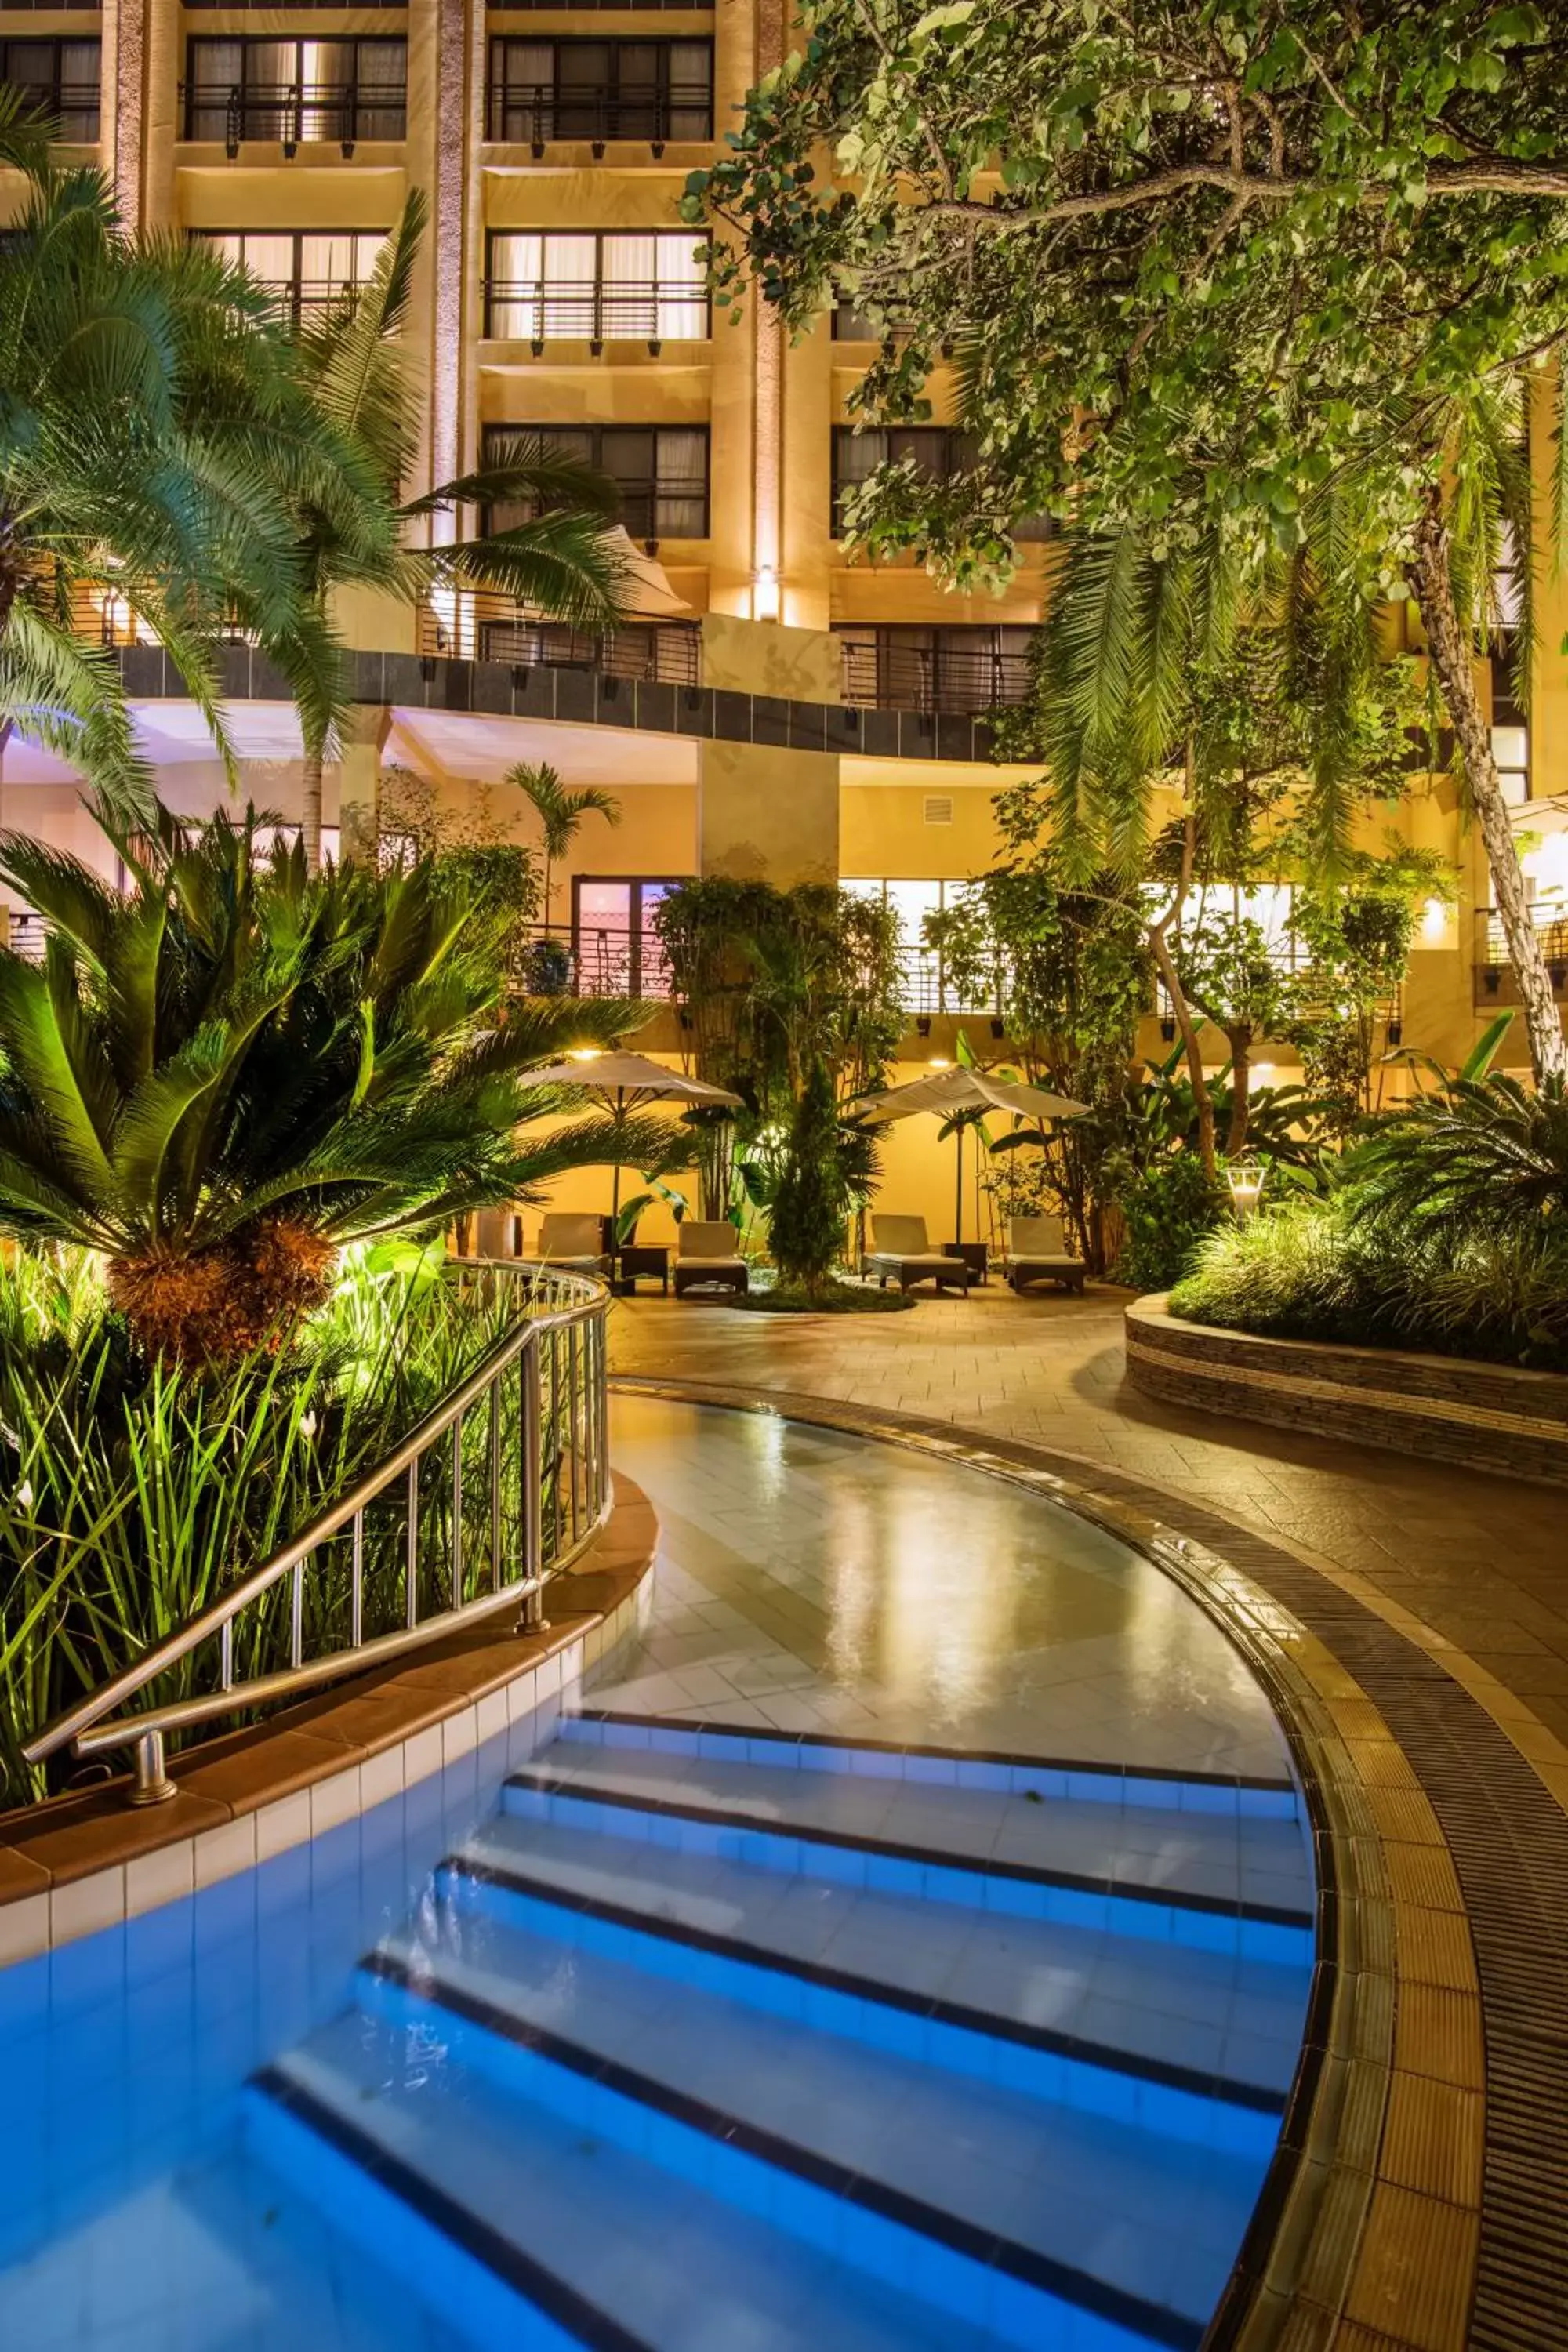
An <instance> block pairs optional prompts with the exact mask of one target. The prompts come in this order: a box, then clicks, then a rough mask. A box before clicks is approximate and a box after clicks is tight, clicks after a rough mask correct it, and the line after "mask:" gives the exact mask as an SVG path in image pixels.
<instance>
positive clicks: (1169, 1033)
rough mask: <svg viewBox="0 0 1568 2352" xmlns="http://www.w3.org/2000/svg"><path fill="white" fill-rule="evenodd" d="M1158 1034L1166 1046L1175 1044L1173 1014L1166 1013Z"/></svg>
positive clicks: (1174, 1020)
mask: <svg viewBox="0 0 1568 2352" xmlns="http://www.w3.org/2000/svg"><path fill="white" fill-rule="evenodd" d="M1160 1034H1161V1036H1162V1037H1163V1040H1164V1042H1165V1044H1166V1045H1174V1044H1175V1042H1176V1016H1175V1014H1174V1013H1166V1015H1165V1017H1164V1019H1163V1021H1162V1022H1161V1024H1160Z"/></svg>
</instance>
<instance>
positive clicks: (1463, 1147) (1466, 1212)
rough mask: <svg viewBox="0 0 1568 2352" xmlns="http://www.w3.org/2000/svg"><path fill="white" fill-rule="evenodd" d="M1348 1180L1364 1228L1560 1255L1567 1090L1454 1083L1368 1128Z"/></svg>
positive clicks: (1492, 1080)
mask: <svg viewBox="0 0 1568 2352" xmlns="http://www.w3.org/2000/svg"><path fill="white" fill-rule="evenodd" d="M1350 1175H1351V1179H1352V1190H1351V1193H1350V1207H1351V1213H1352V1215H1353V1217H1354V1218H1355V1219H1356V1221H1357V1222H1358V1223H1363V1224H1389V1225H1392V1226H1393V1227H1394V1228H1395V1229H1403V1230H1405V1231H1407V1232H1414V1233H1415V1234H1422V1235H1426V1234H1432V1235H1440V1236H1442V1237H1443V1238H1444V1239H1447V1240H1454V1241H1459V1240H1464V1239H1468V1238H1470V1237H1479V1236H1481V1235H1485V1236H1488V1237H1489V1238H1492V1239H1497V1240H1505V1239H1507V1240H1514V1241H1518V1242H1520V1243H1521V1244H1527V1245H1528V1244H1533V1243H1534V1242H1535V1241H1537V1240H1538V1239H1543V1238H1551V1239H1552V1240H1553V1241H1557V1242H1560V1243H1561V1244H1563V1246H1564V1247H1568V1085H1565V1084H1564V1082H1563V1079H1561V1078H1556V1077H1552V1078H1546V1079H1544V1080H1543V1081H1542V1084H1541V1086H1540V1087H1539V1088H1531V1087H1525V1086H1522V1085H1521V1083H1520V1081H1519V1080H1518V1079H1517V1078H1510V1077H1506V1076H1483V1077H1479V1078H1468V1077H1459V1078H1456V1079H1454V1080H1452V1081H1451V1082H1450V1083H1449V1084H1448V1085H1447V1086H1446V1087H1444V1088H1443V1090H1442V1091H1441V1092H1440V1093H1436V1094H1431V1095H1426V1096H1423V1097H1420V1098H1419V1099H1418V1100H1417V1101H1415V1102H1414V1103H1412V1104H1411V1105H1410V1106H1409V1107H1408V1108H1405V1109H1402V1110H1400V1111H1398V1112H1396V1113H1394V1115H1393V1116H1392V1117H1391V1118H1388V1119H1386V1120H1385V1121H1384V1122H1383V1123H1382V1124H1380V1125H1379V1126H1378V1127H1376V1128H1375V1129H1373V1131H1372V1133H1371V1134H1370V1135H1369V1136H1368V1137H1367V1138H1366V1139H1365V1141H1364V1142H1363V1143H1362V1144H1361V1145H1360V1146H1359V1148H1358V1149H1357V1150H1356V1151H1355V1153H1354V1154H1353V1155H1352V1160H1351V1162H1350Z"/></svg>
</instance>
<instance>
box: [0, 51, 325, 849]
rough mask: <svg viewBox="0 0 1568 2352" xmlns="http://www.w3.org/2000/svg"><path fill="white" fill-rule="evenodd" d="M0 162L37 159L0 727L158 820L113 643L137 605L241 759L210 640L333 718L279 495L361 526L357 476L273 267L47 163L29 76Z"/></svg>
mask: <svg viewBox="0 0 1568 2352" xmlns="http://www.w3.org/2000/svg"><path fill="white" fill-rule="evenodd" d="M0 160H4V161H7V162H12V163H16V164H18V165H19V166H21V167H22V168H23V169H24V170H25V171H26V173H27V189H26V199H25V202H24V205H23V207H22V211H21V213H20V215H19V216H18V217H17V218H16V221H15V222H14V223H13V225H12V226H10V227H9V228H8V230H7V232H6V239H5V252H4V254H3V255H0V388H3V392H4V402H3V409H0V748H3V746H4V741H5V738H6V737H8V736H9V734H10V733H11V732H12V731H13V730H17V731H20V732H22V733H24V734H26V735H28V736H30V737H31V738H32V739H33V740H36V741H38V742H40V743H42V744H44V745H45V746H47V748H48V749H49V750H50V751H56V752H58V753H59V754H60V755H61V756H62V757H63V758H65V759H66V760H68V761H69V762H70V763H71V764H72V765H73V766H74V767H76V768H78V769H79V771H80V772H82V774H83V775H84V776H85V777H86V778H87V780H88V782H89V784H90V785H91V786H92V787H93V788H94V789H95V790H96V791H97V793H99V794H100V796H101V797H102V799H103V801H104V803H106V805H109V806H110V807H113V808H116V809H118V810H119V811H120V812H121V814H126V815H138V816H141V817H142V818H146V817H147V816H149V815H150V814H151V810H152V789H151V783H150V780H149V778H148V775H147V773H146V771H145V769H144V766H143V764H142V761H141V759H140V757H139V754H138V752H137V750H136V745H135V741H134V739H133V735H132V727H131V721H130V716H129V712H128V709H127V707H126V702H125V698H124V694H123V690H122V688H121V678H120V673H119V667H118V664H117V662H116V660H115V657H114V655H113V653H112V651H111V650H110V642H106V641H111V640H112V639H113V637H114V636H115V635H119V634H121V633H122V632H123V630H124V629H125V628H127V627H131V626H134V627H135V629H136V630H137V631H138V632H139V633H142V634H144V635H148V636H150V637H151V638H152V639H153V640H154V641H155V642H157V643H159V644H161V645H163V646H164V647H165V648H166V649H167V651H168V652H169V653H170V654H171V655H172V656H174V660H175V661H176V663H177V664H178V666H179V668H180V671H181V673H182V676H183V677H184V681H185V683H186V686H187V688H188V689H189V691H190V693H191V694H192V696H193V697H194V698H195V700H196V702H197V703H198V704H199V705H200V707H201V709H202V710H203V712H204V713H205V717H206V719H207V721H208V724H209V726H210V727H211V729H212V730H213V734H214V737H215V740H216V742H217V743H218V745H219V747H220V750H221V751H223V753H224V756H225V758H226V760H228V761H229V765H230V771H231V774H232V772H233V762H232V760H231V759H230V756H229V751H228V744H227V739H226V733H225V730H224V725H223V719H222V711H221V707H220V701H219V693H218V687H217V680H216V669H215V646H216V641H217V639H218V638H219V637H220V636H221V635H223V634H225V633H226V631H228V630H230V629H232V628H233V627H234V626H235V625H239V626H242V627H244V628H245V629H246V630H247V631H248V632H249V633H251V634H253V635H255V636H256V637H257V638H258V640H259V641H260V642H261V643H262V644H263V645H264V646H266V648H267V650H268V653H269V654H270V655H271V656H273V658H274V659H275V660H277V661H278V662H279V666H280V667H282V668H283V669H284V671H285V673H286V674H287V676H288V677H289V685H290V687H291V688H292V690H293V691H294V692H295V694H296V695H297V696H298V698H300V704H301V707H302V708H303V709H306V710H307V711H309V712H310V714H311V719H312V723H314V724H317V725H330V724H331V720H332V718H333V716H334V713H335V703H334V696H335V693H336V688H337V677H336V669H335V665H334V664H333V662H332V660H331V649H330V646H329V645H328V642H327V639H326V635H325V632H324V631H323V630H322V629H321V626H320V625H319V623H318V621H317V619H316V617H315V615H314V614H313V612H312V611H311V610H310V608H309V607H308V606H307V605H305V604H302V602H301V598H300V568H299V565H298V562H297V558H296V552H295V549H294V545H293V541H292V537H291V533H290V531H289V524H288V514H287V510H286V506H285V503H284V499H283V496H282V493H283V491H284V490H285V489H287V490H288V491H289V492H292V493H293V494H295V495H300V494H302V493H305V492H308V493H309V495H310V497H311V498H312V499H314V500H316V501H317V502H319V503H320V505H321V507H322V508H323V509H325V510H327V511H330V512H332V513H334V514H336V515H337V516H338V517H339V519H340V522H341V526H342V529H343V530H345V531H351V530H353V528H354V527H355V517H356V515H357V513H358V512H359V510H360V508H361V506H362V504H363V486H356V484H355V481H354V465H353V453H352V452H350V451H347V450H345V449H344V448H343V447H342V446H341V445H340V444H339V442H338V440H337V438H336V436H333V435H331V433H329V432H328V431H327V430H326V428H325V427H324V426H323V425H322V424H321V420H320V419H319V418H318V417H317V415H316V414H315V412H314V410H313V409H312V408H311V407H310V404H309V403H308V402H306V401H305V400H304V399H303V398H302V397H301V394H300V387H299V384H298V382H297V376H296V370H295V366H294V362H293V355H292V352H291V351H290V348H289V343H288V341H287V339H286V338H285V337H284V336H283V335H282V334H281V333H280V331H278V330H277V328H276V327H275V326H273V325H272V324H271V323H270V322H269V320H268V317H267V315H266V304H265V301H264V299H263V297H262V296H261V294H260V292H259V289H258V288H256V287H255V286H254V285H253V284H252V283H251V282H250V281H249V280H247V278H244V276H243V275H242V274H241V273H239V272H237V271H236V270H234V269H232V268H229V267H228V266H227V265H226V264H225V263H224V261H223V260H222V258H221V257H220V256H219V255H217V254H216V252H215V251H214V250H213V249H212V248H211V247H206V246H204V245H201V244H191V245H185V244H183V243H180V244H176V243H174V241H172V240H165V239H155V238H141V239H137V238H131V237H128V236H125V235H124V234H123V233H122V232H121V229H120V227H119V226H118V225H117V222H116V219H115V215H114V210H113V204H112V198H111V195H110V189H109V185H108V183H107V182H106V181H105V179H104V178H103V176H102V174H101V173H97V172H89V171H73V172H65V173H62V172H58V171H56V170H55V169H53V168H52V166H51V165H50V163H49V162H48V160H47V154H41V153H40V152H39V151H38V147H37V126H36V125H34V124H33V123H32V122H31V121H30V119H29V118H27V117H26V116H25V115H24V114H23V113H22V112H21V111H20V110H19V105H18V101H17V99H16V93H15V92H14V91H5V90H0ZM84 618H88V619H90V620H91V622H92V623H93V624H94V625H95V626H96V628H97V630H98V632H99V635H100V642H99V643H98V644H94V643H92V642H91V641H90V638H89V636H87V635H83V634H82V631H81V624H82V622H83V620H84Z"/></svg>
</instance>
